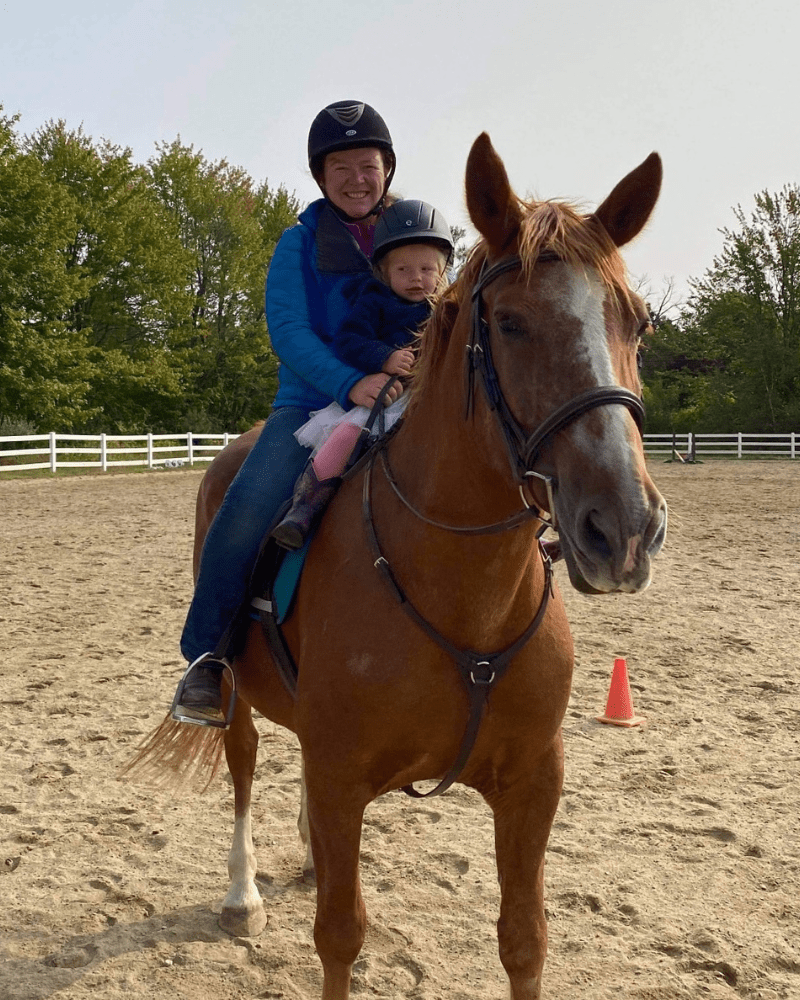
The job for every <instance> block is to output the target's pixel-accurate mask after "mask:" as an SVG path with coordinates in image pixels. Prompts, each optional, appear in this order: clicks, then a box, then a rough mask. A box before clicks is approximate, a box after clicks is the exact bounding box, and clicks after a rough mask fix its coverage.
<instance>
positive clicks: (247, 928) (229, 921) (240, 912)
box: [219, 904, 267, 937]
mask: <svg viewBox="0 0 800 1000" xmlns="http://www.w3.org/2000/svg"><path fill="white" fill-rule="evenodd" d="M219 925H220V927H221V928H222V929H223V930H224V931H225V932H226V934H230V935H231V937H257V936H258V935H259V934H260V933H261V932H262V931H263V930H264V928H265V927H266V926H267V915H266V913H265V912H264V907H263V905H262V904H259V905H258V906H256V907H254V908H253V909H251V910H248V909H247V908H246V907H244V906H226V907H225V908H224V909H223V910H222V912H221V913H220V915H219Z"/></svg>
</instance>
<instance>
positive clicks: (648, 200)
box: [595, 153, 662, 247]
mask: <svg viewBox="0 0 800 1000" xmlns="http://www.w3.org/2000/svg"><path fill="white" fill-rule="evenodd" d="M661 174H662V169H661V157H660V156H659V155H658V153H651V154H650V155H649V156H648V157H647V159H646V160H645V161H644V163H640V164H639V166H638V167H637V168H636V169H635V170H631V172H630V173H629V174H628V176H627V177H623V178H622V180H621V181H620V182H619V184H617V186H616V187H615V188H614V190H613V191H612V192H611V194H610V195H609V196H608V197H607V198H606V200H605V201H604V202H603V204H602V205H601V206H600V207H599V208H598V209H597V211H596V212H595V218H596V219H598V220H599V221H600V222H602V224H603V226H604V227H605V229H606V232H607V233H608V235H609V236H610V237H611V239H612V240H613V241H614V243H615V244H616V246H618V247H621V246H624V245H625V244H626V243H628V242H630V240H632V239H633V238H634V236H637V235H638V234H639V233H640V232H641V231H642V229H643V228H644V226H645V223H646V222H647V220H648V219H649V218H650V213H651V212H652V211H653V208H654V207H655V204H656V201H657V200H658V193H659V191H660V190H661Z"/></svg>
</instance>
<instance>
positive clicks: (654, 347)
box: [642, 184, 800, 433]
mask: <svg viewBox="0 0 800 1000" xmlns="http://www.w3.org/2000/svg"><path fill="white" fill-rule="evenodd" d="M733 211H734V217H735V219H736V225H735V226H734V227H732V228H725V229H722V230H721V234H722V237H723V246H722V251H721V252H720V254H719V256H718V257H715V258H714V260H713V263H712V266H711V267H709V268H708V269H707V270H706V272H705V274H704V275H703V276H702V277H700V278H697V279H693V280H691V281H690V293H689V296H688V299H687V301H686V302H685V303H684V304H683V305H682V306H680V307H676V308H670V307H669V303H668V302H667V301H666V300H665V299H664V297H663V296H662V300H661V302H660V303H658V304H656V305H655V306H654V304H653V303H652V302H651V303H650V306H651V314H652V315H653V318H654V320H655V333H654V334H653V336H652V337H651V338H649V342H648V343H647V344H646V345H645V349H644V350H643V352H642V356H643V368H642V376H643V382H644V386H645V402H646V403H647V406H648V430H651V431H653V432H657V431H678V432H685V431H695V432H705V433H713V432H718V433H725V432H728V433H730V432H731V431H743V432H746V433H748V432H749V433H757V432H773V433H781V432H787V431H798V430H800V187H798V185H797V184H787V185H785V186H784V187H783V188H782V189H781V190H780V191H778V192H774V193H770V192H769V191H762V192H760V193H759V194H756V195H755V197H754V207H753V208H752V209H751V210H750V211H749V212H745V211H744V209H743V208H742V207H741V206H737V207H736V208H735V209H734V210H733Z"/></svg>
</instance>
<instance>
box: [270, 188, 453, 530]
mask: <svg viewBox="0 0 800 1000" xmlns="http://www.w3.org/2000/svg"><path fill="white" fill-rule="evenodd" d="M452 254H453V241H452V237H451V235H450V227H449V226H448V225H447V223H446V222H445V220H444V218H443V217H442V215H441V214H440V213H439V212H437V211H436V209H435V208H433V207H432V206H431V205H428V204H426V203H425V202H424V201H414V200H408V201H398V202H395V203H394V204H393V205H392V206H391V207H390V208H388V209H386V211H384V213H383V214H382V215H381V217H380V219H379V220H378V223H377V225H376V226H375V242H374V249H373V253H372V263H373V267H374V271H375V277H373V278H369V279H367V280H366V282H365V283H364V284H363V286H362V287H361V288H360V289H359V291H358V297H357V299H356V301H355V303H354V305H353V308H352V310H351V311H350V313H349V315H348V317H347V318H346V319H345V320H344V322H343V323H342V325H341V326H340V327H339V329H338V330H337V331H336V334H335V336H334V341H333V348H334V351H335V352H336V354H337V355H338V356H339V358H340V359H341V360H342V361H346V362H347V363H348V364H349V365H352V366H353V367H354V368H358V369H359V370H360V371H363V372H364V374H365V375H369V374H373V373H376V372H385V373H386V374H387V375H399V376H403V375H408V374H409V373H410V371H411V364H412V362H413V360H414V355H413V352H412V351H411V349H410V346H409V345H410V344H411V342H412V341H413V339H414V335H415V334H416V331H417V330H418V329H419V327H420V326H421V324H422V323H423V322H424V321H425V320H426V319H427V318H428V316H429V315H430V311H431V303H432V299H433V296H434V295H435V293H436V292H437V291H438V290H439V288H440V286H441V285H442V283H443V281H444V275H445V270H446V268H447V265H448V263H449V262H450V259H451V257H452ZM406 402H407V397H406V396H405V395H401V396H400V398H399V399H397V400H395V402H394V403H392V404H391V406H389V407H387V409H386V411H385V418H386V419H385V427H386V428H387V429H388V428H389V427H391V426H392V425H393V424H394V423H395V422H396V421H397V420H398V418H399V417H400V415H401V414H402V412H403V410H404V409H405V406H406ZM369 414H370V410H369V408H368V407H366V406H356V407H354V408H353V409H352V410H349V411H347V412H346V411H345V410H343V409H342V407H341V406H339V404H338V403H331V404H330V405H329V406H326V407H325V409H324V410H318V411H317V412H316V413H314V414H312V415H311V419H310V420H309V421H308V422H307V423H305V424H303V426H302V427H300V428H299V430H297V431H296V433H295V437H296V438H297V440H298V441H299V442H300V444H303V445H306V446H307V447H312V448H315V449H316V450H315V452H314V454H313V455H312V457H311V459H310V461H309V463H308V465H307V466H306V468H305V469H304V470H303V472H302V474H301V476H300V478H299V479H298V480H297V484H296V486H295V490H294V498H293V502H292V508H291V510H290V511H289V512H288V514H287V515H286V517H285V518H284V519H283V520H282V521H281V522H280V524H278V525H277V526H276V527H275V528H274V529H273V531H272V537H273V538H274V539H275V540H276V541H277V542H278V544H279V545H282V546H283V547H284V548H286V549H299V548H301V547H302V545H303V543H304V542H305V540H306V538H307V537H308V533H309V532H310V530H311V528H312V527H313V525H314V523H315V522H316V520H317V518H318V516H319V514H320V513H321V512H322V511H323V510H324V509H325V507H326V506H327V504H328V501H329V500H330V499H331V497H332V496H333V494H334V493H335V492H336V490H337V488H338V486H339V484H340V482H341V475H342V473H343V472H344V468H345V465H346V463H347V459H348V458H349V456H350V454H351V453H352V451H353V448H354V447H355V444H356V441H357V440H358V437H359V435H360V433H361V429H362V428H363V426H364V425H365V423H366V422H367V418H368V417H369Z"/></svg>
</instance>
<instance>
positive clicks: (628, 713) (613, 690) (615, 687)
mask: <svg viewBox="0 0 800 1000" xmlns="http://www.w3.org/2000/svg"><path fill="white" fill-rule="evenodd" d="M597 721H598V722H608V723H610V724H611V725H612V726H639V725H641V724H642V723H643V722H644V721H645V720H644V718H643V717H642V716H641V715H634V713H633V698H632V697H631V686H630V683H629V681H628V665H627V664H626V663H625V661H624V660H623V659H621V658H620V659H617V660H614V672H613V673H612V674H611V687H610V688H609V690H608V701H607V702H606V711H605V715H598V716H597Z"/></svg>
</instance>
